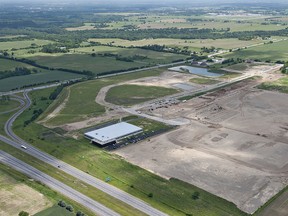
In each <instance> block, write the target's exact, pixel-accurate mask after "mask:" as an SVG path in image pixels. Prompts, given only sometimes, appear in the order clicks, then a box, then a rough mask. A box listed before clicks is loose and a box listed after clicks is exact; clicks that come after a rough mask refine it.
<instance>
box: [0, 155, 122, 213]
mask: <svg viewBox="0 0 288 216" xmlns="http://www.w3.org/2000/svg"><path fill="white" fill-rule="evenodd" d="M0 162H1V163H3V164H6V165H8V166H10V167H12V168H13V169H15V170H18V171H19V172H21V173H24V174H25V175H27V176H29V177H31V178H33V179H35V180H38V181H40V182H42V183H44V184H45V185H47V186H48V187H50V188H52V189H53V190H55V191H58V192H60V193H62V194H64V195H65V196H67V197H69V198H71V199H72V200H75V201H76V202H78V203H80V204H81V205H83V206H85V207H86V208H88V209H90V210H91V211H93V212H94V213H96V214H97V215H103V216H120V215H119V214H118V213H116V212H114V211H112V210H110V209H109V208H107V207H105V206H103V205H102V204H100V203H98V202H96V201H94V200H93V199H91V198H89V197H87V196H85V195H83V194H82V193H80V192H78V191H76V190H74V189H73V188H71V187H69V186H67V185H65V184H63V183H62V182H60V181H58V180H56V179H54V178H52V177H50V176H49V175H46V174H45V173H43V172H41V171H39V170H37V169H35V168H34V167H32V166H30V165H28V164H26V163H24V162H22V161H21V160H18V159H17V158H14V157H13V156H11V155H9V154H7V153H5V152H3V151H1V150H0Z"/></svg>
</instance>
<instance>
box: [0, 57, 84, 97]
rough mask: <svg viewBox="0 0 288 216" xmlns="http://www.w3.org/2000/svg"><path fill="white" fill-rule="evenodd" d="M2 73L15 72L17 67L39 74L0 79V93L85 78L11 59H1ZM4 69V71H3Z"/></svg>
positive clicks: (0, 68) (0, 67)
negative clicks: (27, 86)
mask: <svg viewBox="0 0 288 216" xmlns="http://www.w3.org/2000/svg"><path fill="white" fill-rule="evenodd" d="M0 65H1V66H0V72H1V70H2V71H4V70H13V69H15V68H16V67H25V68H29V69H36V70H37V71H39V72H38V73H33V74H30V75H24V76H14V77H9V78H5V79H0V92H1V91H10V90H12V89H16V88H21V87H23V86H25V85H32V84H37V83H46V82H49V81H56V80H59V81H64V80H70V79H75V78H81V77H84V76H83V75H81V74H74V73H69V72H63V71H57V70H51V71H50V70H45V69H39V68H36V67H33V66H31V65H28V64H25V63H21V62H16V61H12V60H9V59H1V58H0ZM2 68H3V69H2Z"/></svg>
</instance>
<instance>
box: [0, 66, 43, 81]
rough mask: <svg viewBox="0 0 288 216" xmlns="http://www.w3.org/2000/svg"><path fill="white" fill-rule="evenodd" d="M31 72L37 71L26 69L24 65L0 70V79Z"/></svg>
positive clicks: (35, 71)
mask: <svg viewBox="0 0 288 216" xmlns="http://www.w3.org/2000/svg"><path fill="white" fill-rule="evenodd" d="M32 73H38V71H37V70H36V69H32V70H30V69H28V68H25V67H16V68H15V69H14V70H7V71H0V79H5V78H8V77H13V76H24V75H30V74H32Z"/></svg>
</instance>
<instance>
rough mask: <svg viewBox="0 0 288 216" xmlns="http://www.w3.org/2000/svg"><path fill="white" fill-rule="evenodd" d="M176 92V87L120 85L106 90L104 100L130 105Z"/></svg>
mask: <svg viewBox="0 0 288 216" xmlns="http://www.w3.org/2000/svg"><path fill="white" fill-rule="evenodd" d="M177 92H179V91H177V90H176V89H172V88H165V87H158V86H141V85H120V86H116V87H113V88H111V89H110V90H109V91H108V92H107V95H106V101H107V102H109V103H112V104H116V105H124V106H131V105H135V104H139V103H143V102H146V101H149V100H153V99H156V98H160V97H164V96H167V95H172V94H175V93H177Z"/></svg>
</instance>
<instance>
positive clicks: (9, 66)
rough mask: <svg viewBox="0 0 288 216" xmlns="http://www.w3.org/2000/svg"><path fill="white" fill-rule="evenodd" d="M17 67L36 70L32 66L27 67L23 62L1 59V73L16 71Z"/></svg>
mask: <svg viewBox="0 0 288 216" xmlns="http://www.w3.org/2000/svg"><path fill="white" fill-rule="evenodd" d="M16 67H26V68H29V69H31V68H34V67H33V66H31V65H27V64H25V63H22V62H16V61H12V60H9V59H2V58H0V73H1V72H3V71H6V70H14V69H15V68H16Z"/></svg>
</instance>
